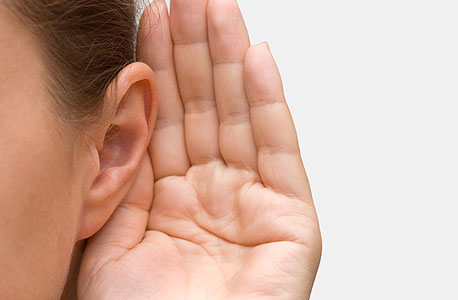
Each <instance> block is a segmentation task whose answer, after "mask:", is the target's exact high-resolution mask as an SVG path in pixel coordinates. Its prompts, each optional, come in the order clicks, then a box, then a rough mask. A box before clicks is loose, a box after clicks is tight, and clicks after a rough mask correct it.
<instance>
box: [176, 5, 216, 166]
mask: <svg viewBox="0 0 458 300" xmlns="http://www.w3.org/2000/svg"><path fill="white" fill-rule="evenodd" d="M207 4H208V0H172V1H171V5H170V6H171V7H170V19H171V29H172V37H173V41H174V51H175V53H174V54H175V67H176V72H177V78H178V84H179V87H180V92H181V98H182V100H183V105H184V110H185V116H184V118H185V139H186V147H187V149H188V156H189V159H190V161H191V164H193V165H198V164H203V163H206V162H209V161H211V160H215V159H220V158H221V155H220V151H219V138H218V132H219V120H218V113H217V110H216V102H215V94H214V89H213V65H212V59H211V54H210V49H209V46H208V34H207Z"/></svg>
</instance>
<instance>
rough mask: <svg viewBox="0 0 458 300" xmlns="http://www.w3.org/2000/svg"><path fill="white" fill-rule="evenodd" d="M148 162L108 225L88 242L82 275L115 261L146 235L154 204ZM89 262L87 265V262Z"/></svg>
mask: <svg viewBox="0 0 458 300" xmlns="http://www.w3.org/2000/svg"><path fill="white" fill-rule="evenodd" d="M152 178H153V172H152V169H151V160H150V157H149V155H148V154H145V156H144V159H143V162H142V164H141V167H140V170H139V172H138V175H137V179H136V180H135V182H134V184H133V186H132V188H131V189H130V191H129V193H128V194H127V196H126V198H125V199H124V200H123V202H122V203H121V204H120V206H119V207H118V208H117V209H116V210H115V211H114V213H113V215H112V216H111V217H110V219H109V220H108V222H107V223H106V224H105V225H104V226H103V227H102V229H101V230H100V231H99V232H97V233H96V234H95V235H94V236H93V237H92V238H90V239H89V242H88V244H87V247H86V250H85V261H84V265H85V266H90V268H91V269H90V270H89V269H84V270H82V272H91V271H92V268H93V269H95V270H97V269H98V267H100V266H101V265H103V264H104V263H105V262H107V261H112V260H116V259H118V258H119V257H121V256H122V255H124V254H125V253H127V252H128V251H129V250H130V249H132V248H134V247H135V246H137V245H138V244H139V243H140V242H141V241H142V240H143V237H144V235H145V230H146V226H147V223H148V218H149V211H150V209H151V205H152V201H153V185H154V183H153V180H152ZM89 260H90V261H89Z"/></svg>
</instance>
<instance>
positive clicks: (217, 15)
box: [78, 0, 321, 300]
mask: <svg viewBox="0 0 458 300" xmlns="http://www.w3.org/2000/svg"><path fill="white" fill-rule="evenodd" d="M170 25H171V26H170ZM170 25H169V17H168V13H167V8H166V5H165V3H164V2H155V3H153V4H152V5H151V6H150V8H149V9H148V10H147V11H146V13H145V15H144V16H143V18H142V21H141V28H140V33H139V49H138V53H139V57H140V58H141V59H142V60H143V61H145V62H146V63H148V64H149V65H150V66H151V67H152V69H153V70H154V71H155V74H156V79H157V81H158V84H157V88H158V97H159V100H158V101H159V112H158V120H157V124H156V130H155V133H154V136H153V139H152V142H151V147H150V149H149V151H150V154H151V155H150V156H147V157H145V160H144V163H143V167H142V169H141V170H140V173H139V175H138V179H137V181H136V183H135V184H134V186H133V188H132V190H131V191H130V193H129V195H128V197H127V198H126V199H125V201H124V202H123V203H122V204H121V206H120V207H119V208H118V209H117V210H116V212H115V213H114V215H113V216H112V218H111V219H110V221H109V222H108V223H107V224H106V225H105V226H104V228H103V229H102V230H101V231H100V232H99V233H97V235H95V236H94V237H93V238H91V239H90V241H89V243H88V246H87V249H86V252H85V255H84V258H83V263H82V266H81V272H80V278H79V287H78V293H79V297H80V298H81V299H110V300H113V299H142V300H143V299H168V300H174V299H177V300H182V299H197V300H201V299H243V300H248V299H291V300H297V299H308V297H309V296H310V292H311V289H312V285H313V281H314V278H315V274H316V271H317V268H318V264H319V260H320V254H321V238H320V231H319V226H318V220H317V216H316V213H315V208H314V205H313V202H312V197H311V193H310V189H309V185H308V182H307V177H306V174H305V170H304V168H303V164H302V161H301V156H300V151H299V146H298V141H297V137H296V132H295V128H294V124H293V121H292V118H291V115H290V112H289V110H288V107H287V104H286V102H285V99H284V94H283V90H282V83H281V78H280V75H279V72H278V70H277V67H276V65H275V62H274V60H273V58H272V56H271V53H270V51H269V48H268V46H267V45H266V44H261V45H257V46H250V42H249V37H248V33H247V30H246V27H245V24H244V21H243V18H242V16H241V13H240V10H239V8H238V6H237V3H236V1H235V0H172V3H171V15H170ZM153 171H154V178H155V179H154V180H155V181H154V180H153ZM153 181H154V182H153ZM153 185H154V197H153ZM151 207H152V208H151Z"/></svg>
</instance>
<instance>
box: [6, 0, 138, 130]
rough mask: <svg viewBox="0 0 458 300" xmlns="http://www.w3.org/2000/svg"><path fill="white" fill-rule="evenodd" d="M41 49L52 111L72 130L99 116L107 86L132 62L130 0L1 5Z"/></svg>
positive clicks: (20, 0) (31, 0) (17, 0)
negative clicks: (16, 18) (71, 127)
mask: <svg viewBox="0 0 458 300" xmlns="http://www.w3.org/2000/svg"><path fill="white" fill-rule="evenodd" d="M3 1H6V2H7V3H6V4H7V8H8V9H10V11H11V12H13V14H14V15H15V16H17V17H18V18H19V19H20V20H21V21H22V23H23V24H25V25H26V26H27V28H30V30H31V31H32V33H33V34H35V35H36V36H37V37H38V40H39V42H40V44H41V45H42V49H41V50H42V52H43V58H44V60H45V63H46V65H47V68H48V71H49V74H50V76H49V85H48V90H49V91H50V93H51V95H52V96H53V97H52V98H53V99H54V101H53V102H54V104H56V105H55V107H56V108H57V109H56V111H57V112H58V113H59V114H60V115H61V117H62V118H63V119H64V120H65V121H66V123H67V124H71V125H72V126H73V127H77V128H81V127H83V126H87V125H88V124H91V123H93V122H94V121H95V120H96V119H97V117H98V116H99V115H100V112H101V108H102V105H103V98H104V95H105V92H106V89H107V87H108V85H109V84H110V83H111V82H112V81H113V79H114V78H115V77H116V75H117V74H118V73H119V71H120V70H122V69H123V68H124V67H125V66H126V65H128V64H129V63H131V62H133V61H134V60H135V47H136V45H135V44H136V43H135V41H136V32H137V26H136V24H137V22H136V20H137V12H138V7H137V6H136V5H135V2H136V1H135V0H3Z"/></svg>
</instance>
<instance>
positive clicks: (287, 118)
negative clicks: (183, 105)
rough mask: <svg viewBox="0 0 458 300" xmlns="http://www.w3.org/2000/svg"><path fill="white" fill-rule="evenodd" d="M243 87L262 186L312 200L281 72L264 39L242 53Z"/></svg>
mask: <svg viewBox="0 0 458 300" xmlns="http://www.w3.org/2000/svg"><path fill="white" fill-rule="evenodd" d="M245 88H246V92H247V96H248V102H249V105H250V115H251V124H252V126H253V134H254V138H255V142H256V146H257V149H258V169H259V174H260V176H261V179H262V181H263V183H264V185H265V186H268V187H271V188H272V189H274V190H275V191H278V192H281V193H283V194H288V195H290V196H296V197H299V198H301V199H303V200H311V197H310V190H309V186H308V183H307V177H306V174H305V170H304V167H303V164H302V160H301V155H300V150H299V144H298V141H297V135H296V129H295V127H294V123H293V120H292V117H291V113H290V111H289V109H288V105H287V104H286V101H285V97H284V94H283V86H282V82H281V77H280V73H279V71H278V69H277V66H276V64H275V61H274V59H273V57H272V55H271V53H270V50H269V47H268V46H267V44H266V43H264V44H261V45H257V46H253V47H251V48H250V49H249V50H248V51H247V54H246V57H245Z"/></svg>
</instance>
